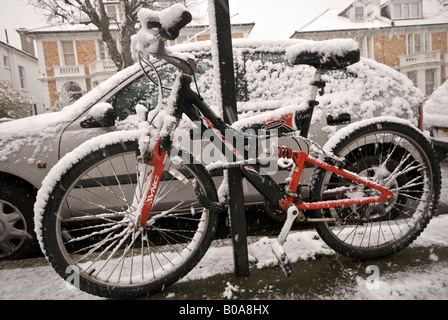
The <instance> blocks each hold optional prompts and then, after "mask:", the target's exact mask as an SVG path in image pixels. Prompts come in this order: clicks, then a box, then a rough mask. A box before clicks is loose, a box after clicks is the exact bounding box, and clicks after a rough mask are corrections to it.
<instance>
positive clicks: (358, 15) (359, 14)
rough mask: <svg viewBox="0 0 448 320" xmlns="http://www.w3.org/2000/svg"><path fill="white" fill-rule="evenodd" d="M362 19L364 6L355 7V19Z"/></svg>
mask: <svg viewBox="0 0 448 320" xmlns="http://www.w3.org/2000/svg"><path fill="white" fill-rule="evenodd" d="M364 20H365V19H364V7H355V21H364Z"/></svg>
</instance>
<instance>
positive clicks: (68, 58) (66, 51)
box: [62, 41, 76, 66]
mask: <svg viewBox="0 0 448 320" xmlns="http://www.w3.org/2000/svg"><path fill="white" fill-rule="evenodd" d="M62 54H63V56H64V65H66V66H75V65H76V57H75V47H74V45H73V41H62Z"/></svg>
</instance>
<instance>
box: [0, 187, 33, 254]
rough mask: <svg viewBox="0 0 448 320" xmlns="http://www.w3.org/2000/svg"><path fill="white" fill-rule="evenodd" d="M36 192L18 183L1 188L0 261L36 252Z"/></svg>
mask: <svg viewBox="0 0 448 320" xmlns="http://www.w3.org/2000/svg"><path fill="white" fill-rule="evenodd" d="M35 200H36V193H35V192H32V191H30V190H29V189H27V188H25V187H24V186H23V185H22V184H21V183H19V182H13V183H12V182H6V183H4V184H3V183H2V185H0V260H6V259H22V258H29V257H32V256H34V255H35V254H36V252H39V250H38V243H37V239H36V236H35V233H34V221H33V206H34V202H35Z"/></svg>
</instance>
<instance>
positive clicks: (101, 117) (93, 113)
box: [81, 102, 117, 129]
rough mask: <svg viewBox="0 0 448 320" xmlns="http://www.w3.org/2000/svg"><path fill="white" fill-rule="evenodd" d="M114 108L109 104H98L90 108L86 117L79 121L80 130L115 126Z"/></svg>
mask: <svg viewBox="0 0 448 320" xmlns="http://www.w3.org/2000/svg"><path fill="white" fill-rule="evenodd" d="M116 118H117V115H116V114H115V110H114V107H113V106H112V105H111V104H110V103H106V102H103V103H98V104H96V105H94V106H93V107H92V108H90V110H89V112H88V114H87V117H86V118H85V119H84V120H82V121H81V128H85V129H88V128H102V127H104V128H108V127H113V126H114V125H115V119H116Z"/></svg>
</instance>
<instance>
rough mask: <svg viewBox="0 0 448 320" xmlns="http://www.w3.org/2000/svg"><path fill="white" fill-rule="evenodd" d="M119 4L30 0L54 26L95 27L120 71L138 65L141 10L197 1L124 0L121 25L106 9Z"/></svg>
mask: <svg viewBox="0 0 448 320" xmlns="http://www.w3.org/2000/svg"><path fill="white" fill-rule="evenodd" d="M113 2H115V3H116V2H117V1H110V0H109V1H108V0H28V3H29V4H30V5H33V6H35V7H37V8H39V9H41V10H42V11H43V12H44V14H45V15H46V16H47V19H48V22H49V23H50V24H56V23H61V22H62V23H80V24H86V25H88V24H93V25H94V26H95V27H96V28H98V31H99V32H100V33H101V37H102V40H103V42H104V43H105V44H106V46H107V50H108V52H109V56H110V57H111V59H112V60H113V62H114V63H115V65H116V66H117V68H118V69H119V70H121V69H123V68H126V67H128V66H130V65H132V64H133V63H134V61H133V59H132V56H131V52H130V42H131V36H132V35H133V34H135V33H136V24H137V22H138V19H137V13H138V11H139V10H140V9H141V8H150V9H162V8H165V7H167V6H169V5H172V4H174V3H177V2H181V3H183V4H184V5H186V6H187V7H188V6H191V5H194V4H195V2H196V1H195V0H158V1H156V0H120V1H119V2H120V5H121V10H122V19H121V21H120V22H119V21H118V20H117V19H115V18H114V17H113V16H111V15H108V13H107V10H106V6H107V5H110V4H112V3H113ZM112 27H114V28H115V27H116V29H117V28H118V30H119V41H120V46H121V48H122V50H120V49H119V47H118V46H117V42H116V40H115V38H114V35H113V33H114V31H113V28H112Z"/></svg>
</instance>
